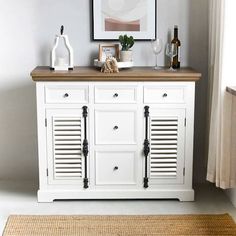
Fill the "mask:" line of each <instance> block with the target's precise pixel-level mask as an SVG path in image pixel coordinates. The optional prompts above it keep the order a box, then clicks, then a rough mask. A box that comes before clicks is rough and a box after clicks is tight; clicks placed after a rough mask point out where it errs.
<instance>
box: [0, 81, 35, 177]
mask: <svg viewBox="0 0 236 236" xmlns="http://www.w3.org/2000/svg"><path fill="white" fill-rule="evenodd" d="M9 79H10V78H9ZM14 80H15V78H14ZM24 80H25V78H24V79H22V78H17V81H24ZM15 84H16V83H15ZM0 107H1V116H0V127H1V128H0V130H1V132H0V162H1V165H0V179H4V180H7V179H13V180H16V179H31V180H36V179H37V175H38V170H37V142H36V141H37V139H36V133H37V132H36V129H37V125H36V100H35V86H34V84H33V83H31V84H30V83H27V84H25V85H22V84H21V85H18V86H17V85H14V87H9V88H7V86H6V87H5V88H1V90H0ZM29 157H30V158H29Z"/></svg>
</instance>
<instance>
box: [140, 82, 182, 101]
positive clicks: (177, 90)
mask: <svg viewBox="0 0 236 236" xmlns="http://www.w3.org/2000/svg"><path fill="white" fill-rule="evenodd" d="M184 102H185V87H171V86H160V87H158V86H156V87H155V86H150V85H148V86H144V103H184Z"/></svg>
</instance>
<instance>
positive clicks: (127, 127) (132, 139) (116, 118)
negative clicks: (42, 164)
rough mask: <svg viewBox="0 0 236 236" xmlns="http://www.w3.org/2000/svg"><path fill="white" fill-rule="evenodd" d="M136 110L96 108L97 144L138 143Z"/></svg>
mask: <svg viewBox="0 0 236 236" xmlns="http://www.w3.org/2000/svg"><path fill="white" fill-rule="evenodd" d="M136 124H137V112H136V110H129V111H128V110H127V111H119V110H109V111H107V110H105V111H104V110H96V111H95V144H97V145H99V144H124V145H125V144H126V145H129V144H136V136H137V135H136V130H137V127H136Z"/></svg>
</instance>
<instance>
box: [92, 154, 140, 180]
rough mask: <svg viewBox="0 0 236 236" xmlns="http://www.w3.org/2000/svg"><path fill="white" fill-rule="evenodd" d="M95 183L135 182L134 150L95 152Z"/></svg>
mask: <svg viewBox="0 0 236 236" xmlns="http://www.w3.org/2000/svg"><path fill="white" fill-rule="evenodd" d="M95 156H96V157H95V158H96V185H131V184H136V174H135V169H136V168H135V152H117V151H116V152H96V154H95Z"/></svg>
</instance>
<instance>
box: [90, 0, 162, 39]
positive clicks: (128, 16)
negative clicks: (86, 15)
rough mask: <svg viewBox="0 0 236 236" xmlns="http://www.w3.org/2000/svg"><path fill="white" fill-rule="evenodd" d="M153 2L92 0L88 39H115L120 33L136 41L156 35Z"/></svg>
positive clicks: (155, 2)
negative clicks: (90, 27) (90, 25)
mask: <svg viewBox="0 0 236 236" xmlns="http://www.w3.org/2000/svg"><path fill="white" fill-rule="evenodd" d="M132 4H133V5H132ZM157 6H158V4H157V0H129V1H125V0H92V28H93V29H92V39H93V40H94V41H116V40H118V38H119V36H120V35H124V34H127V35H132V36H133V37H134V39H135V40H136V41H150V40H154V39H156V35H157Z"/></svg>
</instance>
